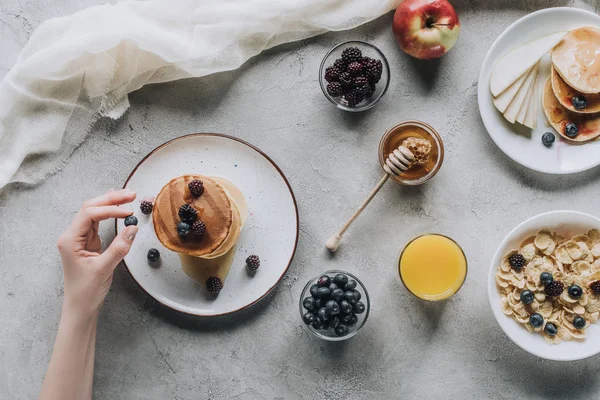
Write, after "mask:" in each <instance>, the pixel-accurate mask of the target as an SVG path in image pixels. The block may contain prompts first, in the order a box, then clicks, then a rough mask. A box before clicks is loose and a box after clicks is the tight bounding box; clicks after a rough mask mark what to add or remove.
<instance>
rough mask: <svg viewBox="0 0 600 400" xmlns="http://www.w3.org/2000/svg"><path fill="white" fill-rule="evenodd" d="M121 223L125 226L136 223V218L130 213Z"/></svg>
mask: <svg viewBox="0 0 600 400" xmlns="http://www.w3.org/2000/svg"><path fill="white" fill-rule="evenodd" d="M123 223H124V224H125V226H129V225H137V223H138V220H137V218H136V217H134V216H133V215H130V216H129V217H127V218H125V221H123Z"/></svg>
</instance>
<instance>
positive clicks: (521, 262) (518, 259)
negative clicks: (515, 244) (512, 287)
mask: <svg viewBox="0 0 600 400" xmlns="http://www.w3.org/2000/svg"><path fill="white" fill-rule="evenodd" d="M508 263H509V264H510V266H511V268H512V269H514V270H515V271H517V272H518V271H520V270H522V269H523V267H524V266H525V257H523V255H522V254H519V253H515V254H513V255H512V256H510V257H508Z"/></svg>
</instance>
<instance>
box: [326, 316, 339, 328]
mask: <svg viewBox="0 0 600 400" xmlns="http://www.w3.org/2000/svg"><path fill="white" fill-rule="evenodd" d="M339 324H340V317H337V316H336V317H331V318H330V319H329V327H330V328H331V329H335V328H337V327H338V325H339Z"/></svg>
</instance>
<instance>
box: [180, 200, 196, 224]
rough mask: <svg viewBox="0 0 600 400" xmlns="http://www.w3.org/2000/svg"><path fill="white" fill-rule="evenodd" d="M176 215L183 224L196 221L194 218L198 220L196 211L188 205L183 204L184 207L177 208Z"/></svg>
mask: <svg viewBox="0 0 600 400" xmlns="http://www.w3.org/2000/svg"><path fill="white" fill-rule="evenodd" d="M178 215H179V218H180V219H181V220H182V221H183V222H188V223H192V222H194V221H195V220H196V218H198V214H197V212H196V210H195V209H194V207H192V205H191V204H189V203H185V204H184V205H182V206H181V207H179V213H178Z"/></svg>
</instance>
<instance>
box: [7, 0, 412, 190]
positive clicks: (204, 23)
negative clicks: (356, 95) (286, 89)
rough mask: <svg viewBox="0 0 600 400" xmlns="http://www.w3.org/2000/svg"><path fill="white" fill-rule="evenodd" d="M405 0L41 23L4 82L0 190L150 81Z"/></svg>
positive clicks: (151, 12) (349, 22)
mask: <svg viewBox="0 0 600 400" xmlns="http://www.w3.org/2000/svg"><path fill="white" fill-rule="evenodd" d="M399 2H400V0H196V1H193V0H150V1H125V2H121V3H118V4H114V5H111V4H106V5H102V6H96V7H90V8H88V9H85V10H83V11H80V12H78V13H75V14H73V15H71V16H68V17H63V18H56V19H51V20H49V21H46V22H44V23H43V24H42V25H41V26H40V27H39V28H38V29H37V30H36V31H35V32H34V33H33V35H32V36H31V39H30V40H29V42H28V43H27V45H26V46H25V48H24V49H23V50H22V52H21V54H20V55H19V58H18V60H17V62H16V64H15V65H14V67H13V68H12V69H11V70H10V71H9V72H8V74H7V75H6V76H5V78H4V80H3V81H2V84H1V85H0V188H2V187H3V186H5V185H6V184H7V183H10V182H26V183H29V184H35V183H38V182H40V181H41V180H43V179H45V178H46V177H48V176H49V175H51V174H53V173H55V172H56V171H58V170H59V169H60V168H61V167H62V166H64V165H65V163H66V162H67V159H68V157H69V156H70V155H71V153H72V152H73V150H74V149H75V148H76V147H77V146H78V145H79V144H81V142H82V141H83V140H84V139H85V137H86V135H87V134H88V133H89V131H90V130H91V127H92V126H93V124H94V122H95V120H96V119H97V118H98V117H99V116H108V117H111V118H115V119H116V118H119V117H120V116H121V115H123V113H124V112H125V111H126V110H127V108H129V101H128V99H127V94H128V93H130V92H132V91H134V90H137V89H139V88H141V87H142V86H144V85H146V84H148V83H158V82H167V81H172V80H176V79H181V78H188V77H200V76H205V75H208V74H212V73H215V72H219V71H226V70H232V69H235V68H238V67H239V66H240V65H242V64H243V63H244V62H245V61H246V60H248V59H249V58H250V57H253V56H255V55H257V54H259V53H260V52H261V51H263V50H265V49H268V48H271V47H273V46H276V45H279V44H282V43H286V42H291V41H296V40H300V39H305V38H308V37H310V36H314V35H318V34H321V33H324V32H327V31H336V30H344V29H350V28H353V27H356V26H358V25H360V24H363V23H365V22H368V21H370V20H372V19H375V18H377V17H379V16H380V15H383V14H385V13H386V12H388V11H390V10H392V9H393V8H395V6H396V5H397V3H399Z"/></svg>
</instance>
